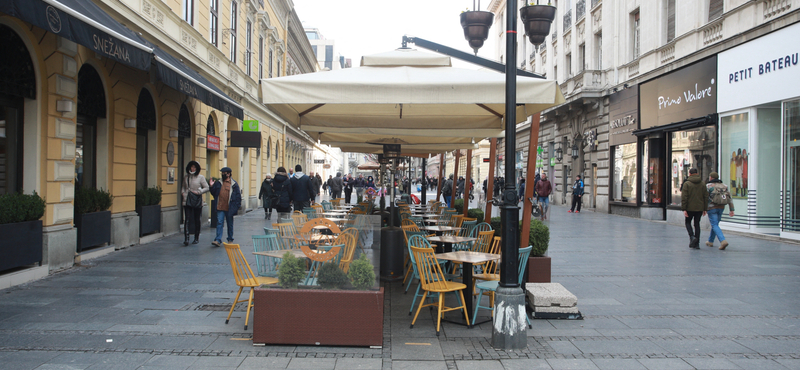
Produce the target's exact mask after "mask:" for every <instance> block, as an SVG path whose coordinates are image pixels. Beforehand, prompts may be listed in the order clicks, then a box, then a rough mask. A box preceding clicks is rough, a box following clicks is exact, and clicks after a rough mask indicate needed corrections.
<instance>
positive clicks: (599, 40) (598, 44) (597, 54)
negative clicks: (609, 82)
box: [594, 33, 603, 70]
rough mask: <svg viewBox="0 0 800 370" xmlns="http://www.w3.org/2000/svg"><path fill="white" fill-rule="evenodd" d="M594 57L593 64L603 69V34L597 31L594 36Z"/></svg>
mask: <svg viewBox="0 0 800 370" xmlns="http://www.w3.org/2000/svg"><path fill="white" fill-rule="evenodd" d="M594 58H595V63H594V65H595V66H597V68H595V69H598V70H602V69H603V34H602V33H598V34H596V35H595V36H594Z"/></svg>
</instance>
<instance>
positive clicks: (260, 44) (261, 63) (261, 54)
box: [258, 36, 264, 80]
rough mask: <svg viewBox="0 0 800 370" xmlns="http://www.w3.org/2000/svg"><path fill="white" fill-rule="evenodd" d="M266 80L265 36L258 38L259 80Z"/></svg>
mask: <svg viewBox="0 0 800 370" xmlns="http://www.w3.org/2000/svg"><path fill="white" fill-rule="evenodd" d="M262 78H264V36H258V79H259V80H260V79H262Z"/></svg>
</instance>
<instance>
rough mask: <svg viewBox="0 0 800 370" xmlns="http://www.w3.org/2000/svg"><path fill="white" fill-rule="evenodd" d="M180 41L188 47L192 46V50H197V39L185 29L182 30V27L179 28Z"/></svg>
mask: <svg viewBox="0 0 800 370" xmlns="http://www.w3.org/2000/svg"><path fill="white" fill-rule="evenodd" d="M181 42H182V43H183V44H184V45H186V46H188V47H190V48H192V49H194V50H197V39H195V38H194V37H192V36H191V35H189V33H188V32H186V30H184V29H181Z"/></svg>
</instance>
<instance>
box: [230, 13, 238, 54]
mask: <svg viewBox="0 0 800 370" xmlns="http://www.w3.org/2000/svg"><path fill="white" fill-rule="evenodd" d="M238 16H239V10H238V6H237V4H236V2H235V1H231V28H230V43H231V62H234V63H236V32H238V30H237V27H236V25H237V23H239V18H238Z"/></svg>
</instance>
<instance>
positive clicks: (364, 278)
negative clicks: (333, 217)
mask: <svg viewBox="0 0 800 370" xmlns="http://www.w3.org/2000/svg"><path fill="white" fill-rule="evenodd" d="M305 274H306V272H305V262H304V261H303V260H301V259H299V258H295V257H293V256H291V257H290V255H289V254H288V253H287V254H286V255H284V257H283V260H282V262H281V264H280V267H279V269H278V280H279V282H280V284H279V285H270V286H264V287H261V288H256V289H255V293H254V296H253V299H254V304H255V308H254V314H253V315H254V316H253V343H259V344H260V343H264V344H291V345H323V346H330V345H337V346H381V345H383V295H384V291H383V288H376V287H375V272H374V269H373V266H372V264H371V263H370V262H369V260H367V259H366V255H363V254H362V255H361V258H359V259H357V260H355V261H353V262H352V263H350V269H349V272H348V274H346V275H345V273H344V272H342V270H341V269H340V268H339V266H338V264H335V263H326V264H324V265H322V266H321V267H320V270H319V273H318V275H317V282H318V283H319V284H320V285H319V286H313V287H309V286H303V285H297V283H299V282H300V281H301V280H302V279H303V278H304V277H305Z"/></svg>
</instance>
